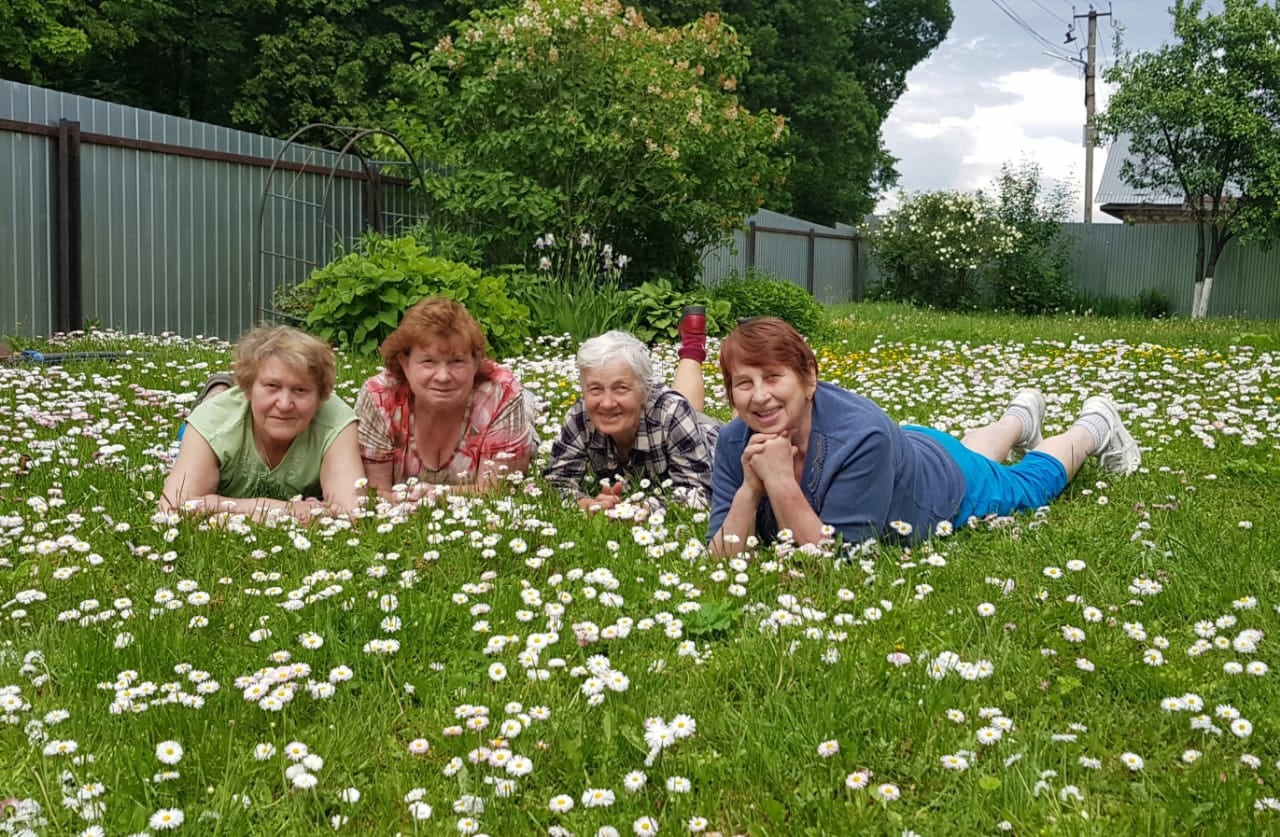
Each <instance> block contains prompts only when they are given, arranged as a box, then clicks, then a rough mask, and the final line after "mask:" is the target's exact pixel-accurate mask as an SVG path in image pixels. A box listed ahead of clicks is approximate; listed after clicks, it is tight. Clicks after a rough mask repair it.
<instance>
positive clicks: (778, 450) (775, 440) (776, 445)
mask: <svg viewBox="0 0 1280 837" xmlns="http://www.w3.org/2000/svg"><path fill="white" fill-rule="evenodd" d="M796 453H797V449H796V446H795V445H793V444H791V439H790V437H789V436H787V435H786V434H782V433H757V434H756V435H754V436H752V437H751V441H750V442H749V443H748V444H747V447H746V450H744V451H743V452H742V460H743V473H744V474H746V473H747V472H748V471H749V472H750V473H751V474H752V475H754V478H755V479H756V480H759V481H760V484H761V487H762V490H764V491H768V488H769V486H770V485H774V484H777V482H778V481H779V480H790V481H791V482H795V456H796ZM748 479H750V477H748Z"/></svg>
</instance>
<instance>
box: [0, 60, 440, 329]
mask: <svg viewBox="0 0 1280 837" xmlns="http://www.w3.org/2000/svg"><path fill="white" fill-rule="evenodd" d="M63 118H65V119H70V120H74V121H77V122H79V123H80V130H81V132H82V133H85V134H103V135H108V136H112V137H120V138H127V139H132V140H139V141H145V142H155V143H162V144H166V145H173V146H182V147H185V148H189V149H196V150H201V151H209V152H224V153H229V154H238V155H245V156H250V157H256V158H259V159H260V160H263V161H266V162H269V161H270V160H271V159H273V158H274V157H275V156H276V155H277V154H278V153H280V151H281V149H283V148H285V143H284V142H283V141H281V140H276V139H271V138H268V137H262V136H258V135H255V134H249V133H246V132H243V131H236V130H232V129H229V128H223V127H218V126H213V125H208V124H205V123H200V122H194V121H192V120H188V119H181V118H178V117H173V116H166V115H164V114H158V113H153V112H150V111H144V110H140V109H138V108H131V107H125V106H122V105H115V104H110V103H107V102H102V101H98V100H94V99H89V98H86V97H81V96H73V95H69V94H65V93H59V92H57V91H53V90H45V89H42V88H38V87H31V86H29V85H22V84H17V83H14V82H0V119H11V120H14V121H17V122H26V123H34V124H37V125H56V124H57V122H58V120H59V119H63ZM320 138H321V137H320V136H319V135H318V134H317V135H314V136H307V137H303V138H302V139H313V140H314V139H320ZM329 138H330V139H332V138H333V137H332V135H330V136H329ZM55 151H56V142H55V140H54V139H52V138H50V137H47V136H42V135H36V134H26V133H21V132H17V133H15V132H11V131H0V233H3V235H4V237H5V238H4V240H5V241H6V242H11V243H10V246H9V248H8V251H7V252H6V253H4V254H3V255H0V333H2V332H15V333H24V334H48V333H49V332H50V331H52V324H53V322H54V312H53V310H52V300H51V288H52V286H53V281H54V277H55V272H56V269H57V266H56V249H55V246H54V245H55V242H56V240H57V239H56V234H57V231H56V228H55V227H54V221H55V219H54V218H53V217H52V215H51V213H52V212H54V211H55V210H54V188H55V185H56V181H55V164H56V160H55V156H56V155H55ZM80 151H81V158H80V163H81V193H80V198H81V210H82V211H81V219H82V282H83V284H82V290H83V301H84V305H83V312H82V313H83V315H84V318H85V321H86V322H90V323H92V322H95V321H96V322H99V323H101V324H102V325H104V326H110V327H114V328H119V329H122V330H125V331H130V332H135V331H145V332H161V331H176V332H179V333H182V334H190V335H195V334H202V335H210V336H219V337H224V338H228V339H234V338H235V337H237V336H238V335H239V334H240V333H241V332H243V331H244V330H245V329H246V328H248V327H249V326H250V325H252V324H253V323H254V322H256V321H258V320H260V319H262V317H263V312H264V310H265V309H269V308H270V307H271V306H272V299H273V295H274V293H275V291H276V290H277V289H279V288H281V287H284V286H288V285H292V284H294V283H296V282H299V281H301V280H303V279H305V278H306V276H307V275H308V274H309V273H310V271H311V270H312V269H314V267H315V266H316V265H317V264H324V263H326V262H327V261H328V260H329V259H330V258H331V257H332V255H333V248H334V247H335V245H337V244H341V245H342V246H344V247H348V246H349V245H350V243H351V241H352V240H353V238H354V237H355V236H356V235H358V234H359V232H360V230H361V229H363V228H364V210H365V206H364V188H363V183H362V181H360V180H356V179H352V178H350V177H341V176H333V177H330V176H328V175H326V174H320V173H310V172H308V173H299V172H292V171H284V170H277V171H276V172H275V175H274V178H273V179H272V190H273V191H275V192H277V193H281V194H284V195H286V198H285V199H280V198H277V199H269V200H268V201H267V202H266V205H265V208H264V219H263V234H262V239H261V241H260V242H259V241H258V240H257V218H258V212H259V201H260V197H261V194H262V191H263V188H264V186H265V185H266V183H267V178H268V173H269V172H268V169H267V168H265V167H263V166H260V165H249V164H244V163H239V162H235V161H227V160H211V159H199V158H196V157H188V156H180V155H177V154H173V153H165V152H164V151H162V150H159V151H153V150H139V149H132V148H120V147H115V146H111V145H103V144H96V143H92V142H84V143H82V144H81V146H80ZM283 159H284V160H286V161H288V162H292V163H307V164H311V165H313V166H316V167H319V168H321V169H323V170H326V171H327V170H328V169H330V168H331V167H334V166H335V165H336V167H337V168H338V169H340V170H343V171H348V172H359V171H361V166H360V165H359V163H358V161H357V160H356V159H355V158H354V157H353V156H346V157H341V158H339V155H338V154H337V153H336V152H333V151H329V150H325V149H322V148H317V147H311V146H305V145H298V144H295V145H292V146H290V147H289V148H288V151H287V152H286V155H285V157H284V158H283ZM389 168H390V169H391V170H390V171H389V172H388V175H389V176H391V177H395V176H397V175H403V174H404V171H403V170H396V169H397V167H396V166H391V167H389ZM384 191H385V195H386V197H385V198H384V200H386V203H387V208H388V210H389V211H392V212H395V213H399V215H400V216H402V218H403V221H404V222H406V223H407V221H408V220H409V219H410V216H413V215H415V214H417V215H419V216H420V215H421V211H420V209H421V207H420V202H419V199H418V198H417V196H415V195H413V194H412V193H411V190H410V189H408V188H406V187H403V186H396V185H394V184H388V185H386V186H385V187H384ZM326 200H327V206H326V211H325V213H324V217H320V213H319V206H320V205H321V203H323V202H324V201H326ZM388 227H389V228H390V229H392V230H394V228H395V224H394V223H389V224H388ZM259 244H261V245H262V247H263V249H265V250H267V251H270V252H272V253H277V254H282V255H283V256H284V257H280V256H267V257H265V258H262V259H261V262H259V256H258V247H259ZM302 259H306V260H309V261H311V262H313V263H312V264H307V263H305V262H304V261H302ZM259 269H260V270H261V281H258V280H256V279H255V274H256V273H257V272H258V270H259Z"/></svg>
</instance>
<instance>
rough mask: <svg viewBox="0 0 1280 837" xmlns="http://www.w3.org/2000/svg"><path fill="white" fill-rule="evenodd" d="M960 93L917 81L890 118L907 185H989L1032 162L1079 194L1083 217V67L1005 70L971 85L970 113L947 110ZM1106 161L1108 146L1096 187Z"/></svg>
mask: <svg viewBox="0 0 1280 837" xmlns="http://www.w3.org/2000/svg"><path fill="white" fill-rule="evenodd" d="M948 87H951V88H952V89H950V90H948V89H946V88H948ZM1097 89H1098V94H1099V108H1101V107H1103V106H1104V105H1105V97H1106V91H1105V89H1104V85H1103V84H1102V83H1101V82H1099V83H1098V85H1097ZM956 95H959V91H958V90H956V89H955V88H954V87H953V86H952V85H945V84H944V85H940V84H938V79H936V78H935V79H934V80H932V81H922V82H920V83H915V82H914V80H913V83H912V85H911V87H910V89H909V90H908V92H907V93H906V94H905V95H904V96H903V97H902V99H901V100H900V101H899V102H898V106H897V107H896V108H895V109H894V111H893V113H891V114H890V116H889V119H888V120H887V121H886V122H885V125H884V135H885V140H886V143H887V144H888V145H889V147H890V149H894V148H895V147H898V148H900V150H899V151H898V152H897V154H898V156H899V157H900V163H899V171H901V172H902V174H903V178H902V183H901V185H902V187H903V188H904V189H905V190H907V191H927V190H932V189H940V188H950V189H960V190H964V191H971V190H975V189H979V188H983V187H986V186H988V185H990V183H991V181H992V180H993V179H994V178H995V176H996V175H997V174H999V172H1000V166H1001V165H1002V164H1004V163H1017V162H1018V161H1020V160H1023V159H1026V160H1031V161H1033V162H1036V163H1038V164H1039V165H1040V168H1041V170H1042V172H1043V173H1044V176H1045V177H1046V178H1047V179H1049V180H1053V181H1058V182H1063V183H1066V184H1067V185H1068V187H1069V188H1070V189H1071V190H1072V191H1073V192H1075V193H1077V201H1076V203H1077V208H1076V214H1077V217H1083V211H1084V195H1083V188H1082V185H1083V176H1084V157H1085V153H1084V145H1083V140H1082V138H1083V131H1084V120H1085V108H1084V79H1083V78H1081V76H1080V74H1079V73H1078V72H1077V71H1075V70H1074V69H1073V68H1072V67H1070V66H1069V65H1064V66H1063V67H1061V68H1058V67H1031V68H1026V69H1019V70H1013V71H1010V72H1006V73H1002V74H1000V75H998V76H995V77H994V78H993V79H992V80H990V81H986V82H981V81H980V82H977V83H976V84H973V85H970V92H969V93H968V94H967V95H966V96H965V99H966V100H967V101H970V102H974V104H972V106H971V107H969V108H968V113H967V114H966V115H944V114H943V113H942V112H941V111H942V110H943V109H944V108H945V109H954V107H955V104H956V100H955V98H954V96H956ZM984 100H985V101H989V102H990V104H983V103H981V102H982V101H984ZM944 150H945V151H944ZM940 152H943V153H940ZM1105 163H1106V149H1105V148H1097V149H1095V150H1094V182H1095V189H1096V184H1097V179H1098V177H1100V175H1101V172H1102V167H1103V166H1104V165H1105ZM896 204H897V199H896V196H894V195H886V196H885V197H884V199H883V200H882V201H881V203H880V205H879V206H878V207H877V211H887V210H888V209H890V208H892V207H893V206H895V205H896ZM1095 219H1097V213H1096V212H1095Z"/></svg>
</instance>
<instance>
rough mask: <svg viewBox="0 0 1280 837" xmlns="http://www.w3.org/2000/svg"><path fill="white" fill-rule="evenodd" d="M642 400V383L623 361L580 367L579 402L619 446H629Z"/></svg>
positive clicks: (638, 420) (643, 395) (638, 422)
mask: <svg viewBox="0 0 1280 837" xmlns="http://www.w3.org/2000/svg"><path fill="white" fill-rule="evenodd" d="M644 403H645V391H644V386H643V385H642V384H641V382H640V380H639V379H638V378H636V374H635V372H634V371H633V370H632V369H631V367H630V366H628V365H627V363H626V361H623V360H612V361H609V362H608V363H606V364H605V365H604V366H600V367H597V368H595V369H584V370H583V371H582V404H583V406H584V407H586V410H587V417H588V418H589V419H591V423H592V424H593V425H595V427H596V429H598V430H599V431H600V432H601V433H607V434H609V435H610V436H612V437H613V440H614V442H615V443H616V444H618V445H619V446H621V447H630V445H631V443H632V442H634V441H635V439H636V429H637V428H639V426H640V417H641V416H642V415H644Z"/></svg>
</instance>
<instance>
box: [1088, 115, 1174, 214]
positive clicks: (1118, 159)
mask: <svg viewBox="0 0 1280 837" xmlns="http://www.w3.org/2000/svg"><path fill="white" fill-rule="evenodd" d="M1127 159H1129V137H1128V135H1126V134H1121V135H1120V136H1118V137H1116V141H1115V142H1113V143H1111V148H1110V149H1108V151H1107V164H1106V165H1105V166H1103V168H1102V180H1101V181H1100V182H1099V183H1098V191H1097V192H1096V193H1095V194H1094V198H1093V202H1094V205H1095V206H1098V207H1100V208H1102V207H1106V206H1107V205H1109V204H1119V205H1122V206H1139V205H1142V204H1147V205H1149V206H1160V207H1165V206H1175V207H1181V206H1182V204H1183V200H1182V195H1181V194H1173V193H1170V192H1165V191H1162V190H1159V189H1135V188H1134V187H1132V186H1130V185H1129V184H1128V183H1125V182H1124V178H1122V177H1121V176H1120V167H1121V166H1123V165H1124V161H1125V160H1127ZM1103 211H1104V212H1105V211H1106V209H1105V208H1104V209H1103Z"/></svg>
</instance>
